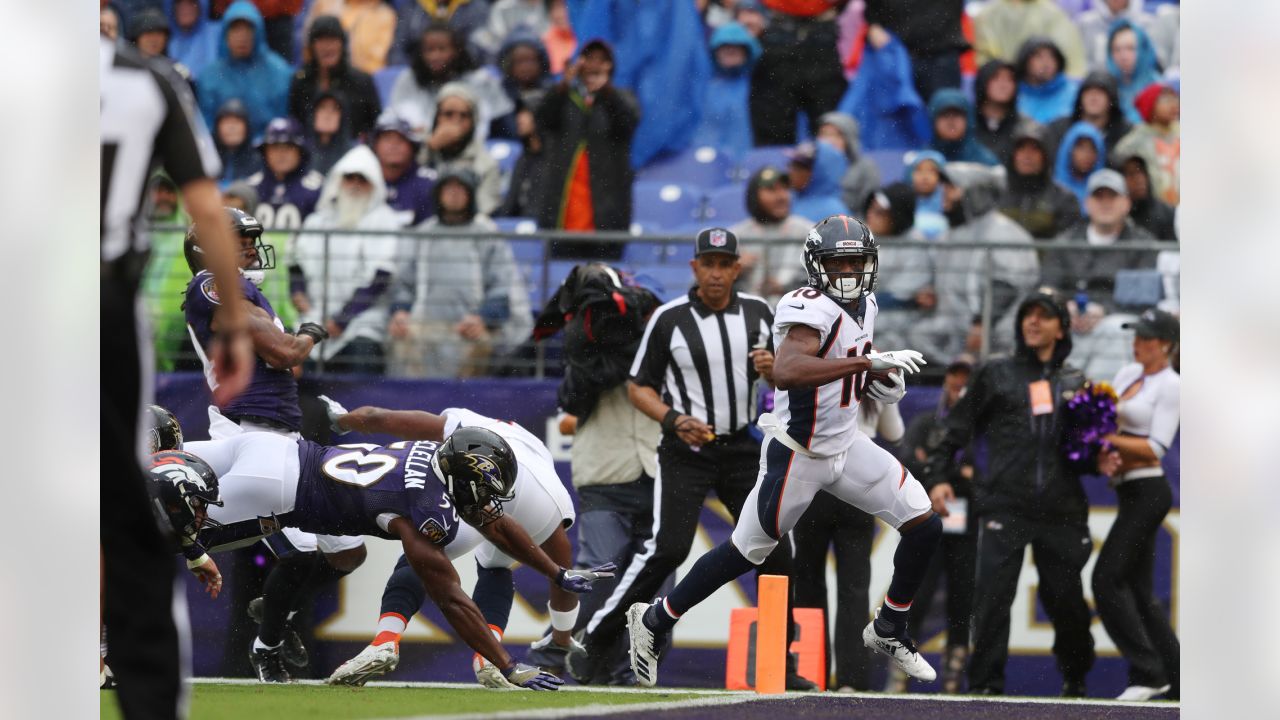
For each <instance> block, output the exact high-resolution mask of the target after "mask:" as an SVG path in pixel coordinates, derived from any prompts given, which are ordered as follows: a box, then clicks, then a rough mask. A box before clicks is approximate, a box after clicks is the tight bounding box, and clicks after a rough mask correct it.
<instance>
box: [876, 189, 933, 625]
mask: <svg viewBox="0 0 1280 720" xmlns="http://www.w3.org/2000/svg"><path fill="white" fill-rule="evenodd" d="M862 212H863V214H864V216H865V217H866V223H867V228H868V229H869V230H871V232H872V233H873V234H874V235H875V237H876V242H877V243H879V244H880V250H881V253H880V259H879V263H880V264H879V266H878V269H879V271H880V275H879V278H880V280H879V281H878V282H877V285H876V303H877V305H878V307H879V310H880V311H879V313H878V314H877V315H876V338H877V340H876V342H877V343H879V344H881V345H883V346H884V347H910V346H911V343H910V341H909V339H908V338H909V336H910V330H911V326H912V325H913V324H914V323H915V322H916V320H917V319H918V318H919V317H920V316H921V315H922V314H924V313H928V312H932V311H933V309H934V308H935V307H937V304H938V298H937V296H936V295H935V294H934V291H933V275H934V265H935V262H936V260H937V258H936V257H935V253H934V252H933V250H932V249H930V248H905V247H898V244H899V243H900V242H902V241H904V240H915V241H919V240H924V239H925V237H924V235H922V234H921V233H920V232H919V231H917V230H916V229H915V223H916V193H915V190H913V189H912V188H911V186H910V185H908V184H906V183H902V182H897V183H893V184H892V185H886V186H885V187H882V188H880V189H879V190H877V191H876V192H875V193H874V194H872V195H871V197H869V198H867V200H866V202H865V203H864V204H863V206H862ZM916 627H919V626H918V625H917V626H916Z"/></svg>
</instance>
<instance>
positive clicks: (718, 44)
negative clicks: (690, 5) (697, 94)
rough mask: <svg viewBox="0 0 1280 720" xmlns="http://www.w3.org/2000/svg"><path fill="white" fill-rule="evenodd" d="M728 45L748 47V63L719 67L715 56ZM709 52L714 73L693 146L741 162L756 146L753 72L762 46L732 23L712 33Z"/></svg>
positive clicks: (743, 29)
mask: <svg viewBox="0 0 1280 720" xmlns="http://www.w3.org/2000/svg"><path fill="white" fill-rule="evenodd" d="M726 45H741V46H742V47H744V48H746V49H747V61H746V62H745V63H743V64H742V65H740V66H738V67H736V68H732V69H725V68H722V67H720V65H719V63H717V62H715V53H716V50H718V49H720V48H722V47H724V46H726ZM710 50H711V61H712V73H711V78H710V80H708V82H707V92H706V97H705V99H704V100H703V104H702V122H701V123H700V124H699V125H698V130H697V132H695V133H694V135H693V144H694V146H696V147H701V146H704V145H709V146H711V147H714V148H716V149H717V150H719V151H720V152H722V153H724V154H726V155H728V156H729V157H730V158H732V159H733V160H734V161H738V160H741V159H742V158H743V157H744V156H745V155H746V154H747V151H748V150H750V149H751V147H752V144H753V141H752V134H751V106H750V96H751V71H752V70H753V69H754V68H755V65H756V62H757V61H758V60H759V59H760V54H761V52H762V51H761V49H760V43H759V42H757V41H756V39H755V38H754V37H752V35H751V33H749V32H747V29H746V28H745V27H743V26H742V25H739V24H738V23H736V22H730V23H725V24H724V25H721V26H720V27H719V28H718V29H717V30H716V31H715V32H714V33H712V35H711V48H710Z"/></svg>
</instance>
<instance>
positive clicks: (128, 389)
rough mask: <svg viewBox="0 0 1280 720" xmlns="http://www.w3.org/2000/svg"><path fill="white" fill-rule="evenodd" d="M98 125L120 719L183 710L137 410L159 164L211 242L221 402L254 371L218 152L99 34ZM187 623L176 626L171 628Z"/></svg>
mask: <svg viewBox="0 0 1280 720" xmlns="http://www.w3.org/2000/svg"><path fill="white" fill-rule="evenodd" d="M98 81H99V88H100V92H101V96H100V106H101V117H100V119H101V131H102V186H101V193H102V207H101V213H102V215H101V218H102V219H101V222H102V224H101V230H102V260H101V262H102V270H101V298H102V310H101V323H102V345H101V358H102V368H101V369H102V378H103V382H102V390H101V415H100V420H101V427H102V454H101V458H100V468H101V472H102V488H101V493H100V495H101V500H102V505H101V509H100V520H101V531H100V532H101V535H100V539H101V543H102V556H103V619H104V621H105V622H106V624H107V627H108V628H109V632H110V642H111V665H112V671H113V672H114V673H115V676H116V678H117V679H118V681H119V696H118V697H119V700H120V706H121V709H122V710H123V712H124V715H125V717H127V718H131V719H132V718H174V717H179V716H184V715H185V714H186V707H185V705H186V703H185V698H184V697H183V695H184V693H183V691H182V672H183V670H184V669H185V668H184V667H183V664H184V663H183V661H182V657H183V656H184V655H186V656H189V654H190V649H189V648H186V649H185V652H183V651H182V650H183V649H182V648H181V645H182V644H184V643H183V641H182V640H181V639H180V633H181V635H182V636H185V635H186V631H185V625H186V618H185V617H175V614H174V606H175V602H174V592H175V588H174V577H173V563H174V553H175V552H176V550H177V548H176V546H175V547H170V545H169V543H167V542H166V541H165V538H164V535H163V534H162V532H161V530H160V527H159V525H158V523H157V520H156V517H155V515H154V514H153V511H152V506H151V502H150V500H149V496H148V492H147V481H146V479H145V478H144V476H143V472H142V466H141V465H140V463H141V462H142V461H143V460H144V458H145V454H146V451H145V450H144V447H145V443H144V442H143V441H142V438H141V437H139V432H138V430H139V428H140V427H142V419H141V418H140V417H139V414H140V411H141V410H142V408H144V407H146V405H147V404H148V403H150V402H151V385H152V383H151V374H152V367H151V365H152V363H151V337H150V332H149V330H148V329H147V328H146V326H145V324H143V323H142V318H140V317H139V315H138V313H137V309H138V286H139V281H140V279H141V277H142V271H143V268H144V267H145V266H146V262H147V256H148V254H149V252H150V248H149V244H148V240H147V237H146V235H145V234H143V233H141V232H139V230H138V226H137V222H138V218H139V214H140V213H139V210H140V209H141V208H142V200H143V191H144V189H145V187H146V181H147V178H148V176H150V174H151V172H152V170H154V169H155V165H156V164H157V163H159V164H162V165H163V166H164V169H165V170H166V171H167V172H168V173H169V176H170V177H172V178H173V179H174V181H175V182H177V183H178V185H179V186H180V187H181V188H182V194H183V196H184V199H185V200H186V205H187V209H188V211H189V212H190V213H191V216H192V218H193V219H194V220H195V222H196V225H197V227H198V228H199V230H200V237H201V238H203V239H205V240H206V242H204V243H202V247H203V249H204V250H205V253H206V259H207V262H208V267H209V269H210V270H211V271H212V272H213V274H214V278H215V281H216V282H217V285H218V288H219V290H220V291H221V293H222V297H223V303H222V311H221V312H222V314H221V315H220V316H219V320H218V323H219V326H220V327H221V328H223V332H222V342H220V343H219V347H218V350H217V352H216V354H215V355H214V357H213V358H212V360H213V361H214V367H215V369H216V371H217V379H218V383H219V385H218V387H217V389H216V390H215V391H214V401H215V402H217V403H218V404H222V403H225V402H226V401H228V400H230V399H231V398H233V397H234V396H235V395H236V394H237V393H239V391H240V390H241V389H243V388H244V386H245V385H246V384H247V383H248V381H249V375H250V373H251V372H252V370H253V362H252V359H251V353H252V350H251V346H250V344H249V334H248V314H247V312H246V311H245V308H244V304H243V303H242V302H240V301H239V300H240V297H241V296H240V284H239V277H238V276H237V274H236V266H235V264H234V253H235V249H234V248H235V246H234V245H233V240H232V237H231V228H230V225H229V224H228V223H227V220H226V215H225V214H224V213H223V210H222V198H221V195H220V194H219V192H218V186H217V184H216V183H215V182H214V180H213V179H212V178H214V177H217V176H218V172H219V168H218V157H217V155H216V154H215V153H214V149H213V143H212V141H211V140H210V139H209V135H208V133H207V132H206V131H205V129H204V126H203V124H202V123H201V122H200V121H199V120H198V119H197V115H196V114H195V112H196V111H195V103H194V101H193V100H192V97H191V90H190V88H188V87H187V84H186V82H185V81H183V80H182V79H181V78H179V77H178V76H177V75H176V74H175V73H173V71H172V69H170V68H166V67H164V66H162V65H160V64H159V63H152V62H150V61H148V60H144V59H143V58H142V57H141V56H139V55H138V54H137V53H136V52H135V51H133V50H132V49H130V48H126V47H117V46H116V45H115V43H113V42H111V41H110V40H108V39H106V38H102V39H101V43H100V45H99V65H98ZM180 627H181V628H182V630H181V631H180V630H179V628H180Z"/></svg>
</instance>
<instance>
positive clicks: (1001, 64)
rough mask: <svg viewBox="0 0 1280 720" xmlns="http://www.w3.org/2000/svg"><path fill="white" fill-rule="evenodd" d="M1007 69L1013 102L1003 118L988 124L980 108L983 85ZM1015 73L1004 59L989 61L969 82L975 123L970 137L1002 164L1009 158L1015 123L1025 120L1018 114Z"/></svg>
mask: <svg viewBox="0 0 1280 720" xmlns="http://www.w3.org/2000/svg"><path fill="white" fill-rule="evenodd" d="M1006 69H1007V70H1009V71H1010V72H1012V73H1013V76H1014V87H1013V100H1012V104H1011V107H1009V108H1008V111H1007V112H1006V113H1005V115H1004V117H1002V118H1000V119H998V120H995V121H992V120H988V119H987V117H986V116H985V115H983V114H982V105H983V103H985V102H986V101H987V85H989V84H990V83H991V79H992V78H993V77H995V75H996V73H997V72H999V71H1001V70H1006ZM1017 77H1018V71H1017V68H1015V67H1014V66H1013V63H1009V62H1005V61H1004V60H992V61H991V62H989V63H987V64H986V65H983V66H982V67H981V68H979V70H978V76H977V79H975V80H974V83H973V92H974V100H973V110H974V117H975V118H976V122H975V124H974V127H973V134H974V137H976V138H978V142H980V143H982V145H983V147H985V148H987V149H988V150H990V151H991V152H992V153H994V154H995V156H996V158H998V159H999V160H1000V162H1002V163H1007V162H1009V159H1010V158H1012V157H1013V133H1014V130H1015V129H1016V128H1017V127H1018V124H1019V123H1021V122H1023V121H1024V120H1026V119H1027V118H1026V116H1025V115H1023V114H1022V113H1020V112H1018V85H1017Z"/></svg>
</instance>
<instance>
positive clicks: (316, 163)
mask: <svg viewBox="0 0 1280 720" xmlns="http://www.w3.org/2000/svg"><path fill="white" fill-rule="evenodd" d="M349 125H350V124H349V123H348V121H347V111H346V108H344V107H343V96H342V95H340V94H338V93H336V92H334V91H332V90H323V91H321V92H320V93H319V94H318V95H316V99H315V111H314V112H312V113H311V122H310V124H309V125H308V126H307V150H308V151H309V152H310V153H311V169H312V170H315V171H316V172H318V173H320V174H321V175H328V174H329V170H330V168H332V167H333V166H334V163H336V162H338V160H341V159H342V156H343V155H346V154H347V151H348V150H350V149H351V146H352V145H354V144H355V143H354V141H353V140H352V139H351V128H350V126H349Z"/></svg>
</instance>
